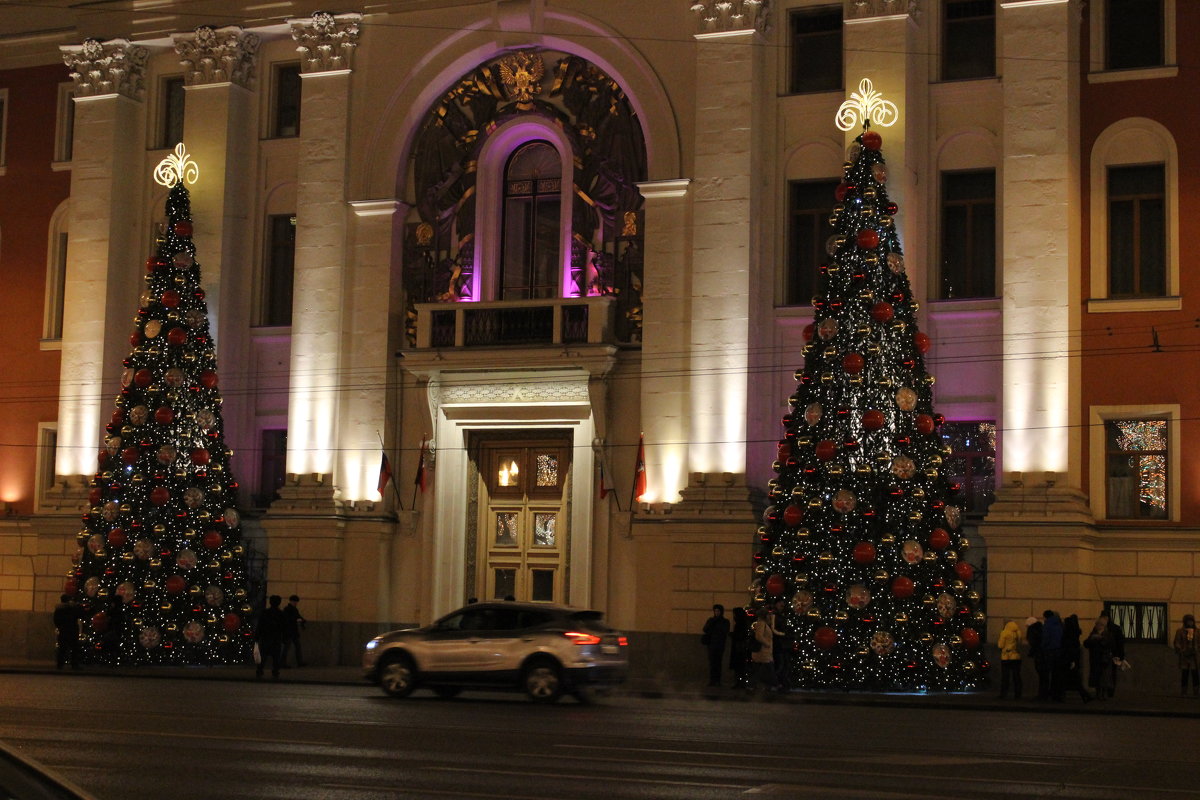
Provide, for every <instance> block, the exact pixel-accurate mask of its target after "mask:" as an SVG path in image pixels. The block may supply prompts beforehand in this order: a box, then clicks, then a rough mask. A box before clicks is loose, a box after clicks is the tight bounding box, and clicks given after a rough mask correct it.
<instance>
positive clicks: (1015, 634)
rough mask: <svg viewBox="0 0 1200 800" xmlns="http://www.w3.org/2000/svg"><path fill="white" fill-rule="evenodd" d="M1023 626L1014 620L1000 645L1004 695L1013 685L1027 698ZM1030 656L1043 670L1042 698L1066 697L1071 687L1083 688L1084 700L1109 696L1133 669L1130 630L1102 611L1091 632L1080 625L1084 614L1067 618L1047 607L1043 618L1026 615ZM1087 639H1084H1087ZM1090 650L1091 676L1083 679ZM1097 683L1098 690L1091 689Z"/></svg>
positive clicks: (1018, 696)
mask: <svg viewBox="0 0 1200 800" xmlns="http://www.w3.org/2000/svg"><path fill="white" fill-rule="evenodd" d="M1021 639H1022V637H1021V630H1020V627H1019V626H1018V625H1017V623H1016V622H1015V621H1009V622H1008V623H1007V624H1006V625H1005V626H1004V630H1002V631H1001V632H1000V638H999V640H998V641H997V642H996V644H997V646H998V647H999V648H1000V697H1001V698H1006V697H1008V695H1009V691H1010V690H1011V692H1012V696H1013V699H1015V700H1020V699H1021V690H1022V682H1021V658H1022V656H1021ZM1024 640H1025V642H1027V643H1028V651H1027V653H1026V657H1027V658H1029V659H1030V660H1031V661H1033V667H1034V670H1035V672H1036V673H1037V678H1038V688H1037V695H1036V698H1037V699H1038V700H1050V701H1053V702H1056V703H1061V702H1064V700H1065V699H1066V695H1067V693H1068V692H1073V693H1077V694H1078V695H1079V697H1080V699H1081V700H1083V702H1085V703H1086V702H1088V701H1090V700H1092V699H1093V697H1094V698H1095V699H1098V700H1103V699H1105V698H1109V697H1113V696H1114V695H1115V693H1116V687H1117V676H1118V675H1119V674H1120V673H1121V671H1122V670H1123V669H1128V666H1127V664H1128V662H1126V661H1125V633H1124V631H1122V630H1121V626H1119V625H1117V624H1116V623H1115V622H1113V621H1112V620H1111V619H1109V616H1108V613H1107V612H1104V611H1102V612H1100V616H1099V617H1097V618H1096V623H1095V624H1094V625H1093V626H1092V630H1091V632H1090V633H1089V634H1088V635H1087V638H1086V639H1084V638H1083V630H1082V628H1080V626H1079V617H1078V616H1077V615H1075V614H1071V615H1070V616H1069V617H1067V618H1066V619H1063V618H1062V617H1060V616H1059V615H1058V614H1057V613H1055V612H1054V611H1051V610H1049V609H1047V610H1046V611H1044V612H1043V613H1042V617H1041V619H1038V618H1037V617H1029V618H1028V619H1027V620H1025V636H1024ZM1081 640H1082V641H1081ZM1085 649H1086V650H1087V651H1088V675H1087V682H1086V684H1085V683H1084V679H1083V651H1084V650H1085ZM1089 687H1090V688H1091V689H1092V690H1093V691H1094V692H1095V694H1094V695H1093V694H1092V693H1091V692H1089V691H1088V688H1089Z"/></svg>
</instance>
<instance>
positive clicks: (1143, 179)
mask: <svg viewBox="0 0 1200 800" xmlns="http://www.w3.org/2000/svg"><path fill="white" fill-rule="evenodd" d="M1164 175H1165V169H1164V167H1163V165H1162V164H1139V165H1137V166H1133V167H1109V168H1108V294H1109V297H1163V296H1165V295H1166V293H1167V257H1166V254H1167V225H1166V205H1167V198H1166V191H1165V188H1164V187H1165V184H1166V179H1165V177H1164Z"/></svg>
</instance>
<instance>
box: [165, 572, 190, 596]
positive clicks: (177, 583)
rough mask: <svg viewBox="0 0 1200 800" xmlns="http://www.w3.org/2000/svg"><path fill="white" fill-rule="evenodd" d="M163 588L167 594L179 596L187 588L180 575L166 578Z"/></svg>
mask: <svg viewBox="0 0 1200 800" xmlns="http://www.w3.org/2000/svg"><path fill="white" fill-rule="evenodd" d="M163 586H165V587H166V589H167V594H179V593H180V592H182V591H183V590H184V589H186V588H187V581H186V580H184V579H183V576H182V575H172V576H171V577H169V578H167V581H166V583H164V584H163Z"/></svg>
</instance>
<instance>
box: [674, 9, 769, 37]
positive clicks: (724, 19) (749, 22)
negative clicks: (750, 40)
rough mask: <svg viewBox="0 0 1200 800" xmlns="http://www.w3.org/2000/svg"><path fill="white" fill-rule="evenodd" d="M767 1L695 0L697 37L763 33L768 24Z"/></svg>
mask: <svg viewBox="0 0 1200 800" xmlns="http://www.w3.org/2000/svg"><path fill="white" fill-rule="evenodd" d="M770 10H771V3H770V0H694V2H693V3H692V12H693V13H695V15H696V22H697V24H698V26H699V29H698V31H697V33H696V35H697V36H705V37H712V36H734V35H737V34H741V33H755V32H757V33H766V31H767V26H768V25H769V24H770Z"/></svg>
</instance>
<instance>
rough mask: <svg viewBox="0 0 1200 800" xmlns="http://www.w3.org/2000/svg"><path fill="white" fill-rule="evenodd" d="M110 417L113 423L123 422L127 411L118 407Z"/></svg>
mask: <svg viewBox="0 0 1200 800" xmlns="http://www.w3.org/2000/svg"><path fill="white" fill-rule="evenodd" d="M110 419H111V420H112V424H113V425H120V424H121V423H122V422H124V421H125V412H124V411H122V410H121V409H119V408H118V409H116V410H115V411H113V413H112V417H110Z"/></svg>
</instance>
